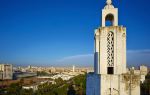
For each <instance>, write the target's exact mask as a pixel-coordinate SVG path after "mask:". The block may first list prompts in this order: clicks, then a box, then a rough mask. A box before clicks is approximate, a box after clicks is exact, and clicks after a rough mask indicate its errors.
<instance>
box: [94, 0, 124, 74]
mask: <svg viewBox="0 0 150 95" xmlns="http://www.w3.org/2000/svg"><path fill="white" fill-rule="evenodd" d="M106 3H107V5H106V6H105V7H104V9H103V10H102V26H101V27H99V28H98V29H96V30H95V38H94V39H95V62H94V68H95V73H96V74H112V75H116V74H122V73H126V28H125V27H123V26H118V9H117V8H114V6H113V5H112V4H111V3H112V1H111V0H107V2H106Z"/></svg>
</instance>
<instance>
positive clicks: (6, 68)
mask: <svg viewBox="0 0 150 95" xmlns="http://www.w3.org/2000/svg"><path fill="white" fill-rule="evenodd" d="M0 74H1V75H0V79H2V80H7V79H13V67H12V65H11V64H0Z"/></svg>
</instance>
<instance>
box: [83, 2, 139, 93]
mask: <svg viewBox="0 0 150 95" xmlns="http://www.w3.org/2000/svg"><path fill="white" fill-rule="evenodd" d="M94 40H95V51H94V73H89V74H88V75H87V82H86V95H140V77H141V73H138V72H140V71H137V70H133V69H130V70H128V69H127V68H126V28H125V27H123V26H119V25H118V9H117V8H114V6H113V5H112V1H111V0H107V1H106V6H105V7H104V9H102V25H101V27H99V28H97V29H95V35H94Z"/></svg>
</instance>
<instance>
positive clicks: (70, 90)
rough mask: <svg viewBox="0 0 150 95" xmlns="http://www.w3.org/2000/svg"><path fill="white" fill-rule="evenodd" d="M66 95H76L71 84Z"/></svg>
mask: <svg viewBox="0 0 150 95" xmlns="http://www.w3.org/2000/svg"><path fill="white" fill-rule="evenodd" d="M67 95H76V91H75V90H74V87H73V86H72V85H70V86H69V88H68V92H67Z"/></svg>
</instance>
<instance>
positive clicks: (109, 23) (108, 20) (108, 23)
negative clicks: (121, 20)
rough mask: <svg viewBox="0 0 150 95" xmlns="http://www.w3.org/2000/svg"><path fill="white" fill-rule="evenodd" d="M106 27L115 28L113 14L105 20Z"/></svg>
mask: <svg viewBox="0 0 150 95" xmlns="http://www.w3.org/2000/svg"><path fill="white" fill-rule="evenodd" d="M105 25H106V26H113V25H114V16H113V15H112V14H108V15H107V16H106V18H105Z"/></svg>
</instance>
